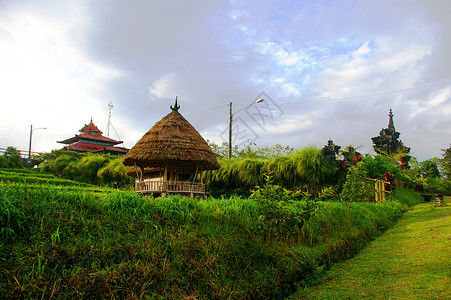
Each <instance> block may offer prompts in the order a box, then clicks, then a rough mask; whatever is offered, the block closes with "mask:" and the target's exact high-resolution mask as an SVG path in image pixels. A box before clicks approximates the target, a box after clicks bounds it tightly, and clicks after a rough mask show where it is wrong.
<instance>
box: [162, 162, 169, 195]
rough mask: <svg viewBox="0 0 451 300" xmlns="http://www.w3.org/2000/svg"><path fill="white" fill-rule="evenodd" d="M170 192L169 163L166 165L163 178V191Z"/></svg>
mask: <svg viewBox="0 0 451 300" xmlns="http://www.w3.org/2000/svg"><path fill="white" fill-rule="evenodd" d="M167 190H168V163H167V162H165V163H164V177H163V191H164V192H167Z"/></svg>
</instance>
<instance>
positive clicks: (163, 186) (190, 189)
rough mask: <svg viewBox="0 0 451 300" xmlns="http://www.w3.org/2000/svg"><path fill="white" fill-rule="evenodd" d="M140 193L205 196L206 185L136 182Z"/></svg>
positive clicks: (181, 182)
mask: <svg viewBox="0 0 451 300" xmlns="http://www.w3.org/2000/svg"><path fill="white" fill-rule="evenodd" d="M135 191H136V192H139V193H169V194H177V193H180V194H205V184H203V183H199V182H190V181H162V180H161V181H150V180H144V181H136V182H135Z"/></svg>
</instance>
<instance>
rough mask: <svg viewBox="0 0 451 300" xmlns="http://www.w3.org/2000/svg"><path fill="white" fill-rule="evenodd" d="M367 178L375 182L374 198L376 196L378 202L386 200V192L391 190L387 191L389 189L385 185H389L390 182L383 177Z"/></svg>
mask: <svg viewBox="0 0 451 300" xmlns="http://www.w3.org/2000/svg"><path fill="white" fill-rule="evenodd" d="M366 180H369V181H373V182H374V198H375V201H376V204H378V203H379V202H382V201H385V194H386V193H391V191H387V189H386V188H385V185H387V186H389V185H390V182H388V181H385V180H383V179H372V178H366Z"/></svg>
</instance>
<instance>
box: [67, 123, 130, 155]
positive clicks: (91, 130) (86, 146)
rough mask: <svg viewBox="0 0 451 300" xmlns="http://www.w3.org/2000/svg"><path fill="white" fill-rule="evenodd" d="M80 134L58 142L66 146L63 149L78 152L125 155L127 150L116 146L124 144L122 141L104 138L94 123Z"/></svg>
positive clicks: (86, 126)
mask: <svg viewBox="0 0 451 300" xmlns="http://www.w3.org/2000/svg"><path fill="white" fill-rule="evenodd" d="M79 132H80V134H76V135H75V136H74V137H71V138H68V139H65V140H62V141H58V143H60V144H66V145H67V146H64V148H63V149H65V150H72V151H78V152H92V153H110V154H116V155H124V154H125V153H127V151H128V150H127V149H126V148H123V147H117V146H115V145H118V144H122V143H123V142H122V141H116V140H113V139H111V138H109V137H106V136H103V135H102V131H100V130H99V128H97V126H96V125H94V123H93V122H92V119H91V122H89V124H88V125H86V124H85V126H83V128H82V129H80V130H79Z"/></svg>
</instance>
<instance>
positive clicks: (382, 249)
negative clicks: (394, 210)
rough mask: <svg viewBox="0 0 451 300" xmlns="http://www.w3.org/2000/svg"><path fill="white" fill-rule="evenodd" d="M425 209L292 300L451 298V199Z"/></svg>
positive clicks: (421, 207)
mask: <svg viewBox="0 0 451 300" xmlns="http://www.w3.org/2000/svg"><path fill="white" fill-rule="evenodd" d="M446 203H448V204H447V206H444V207H434V205H433V203H427V204H420V205H417V206H415V207H414V208H413V209H412V210H411V211H409V212H407V213H406V214H405V215H404V216H403V217H402V219H401V220H400V221H399V223H398V224H397V225H396V226H395V227H393V228H392V229H390V230H388V231H387V232H386V233H385V234H384V235H383V236H381V237H380V238H378V239H376V240H375V241H373V242H372V243H371V244H370V245H369V246H368V247H367V248H365V249H364V250H363V251H362V252H361V253H360V254H359V255H357V256H356V257H354V258H353V259H350V260H348V261H346V262H344V263H342V264H340V265H338V266H336V267H335V268H334V269H332V270H331V271H330V272H329V273H328V274H327V275H326V277H325V278H324V280H323V281H322V282H321V283H319V285H317V286H315V287H312V288H310V289H308V290H305V291H299V292H298V293H297V294H296V296H294V297H293V299H451V198H449V197H448V198H447V199H446Z"/></svg>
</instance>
